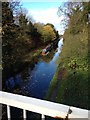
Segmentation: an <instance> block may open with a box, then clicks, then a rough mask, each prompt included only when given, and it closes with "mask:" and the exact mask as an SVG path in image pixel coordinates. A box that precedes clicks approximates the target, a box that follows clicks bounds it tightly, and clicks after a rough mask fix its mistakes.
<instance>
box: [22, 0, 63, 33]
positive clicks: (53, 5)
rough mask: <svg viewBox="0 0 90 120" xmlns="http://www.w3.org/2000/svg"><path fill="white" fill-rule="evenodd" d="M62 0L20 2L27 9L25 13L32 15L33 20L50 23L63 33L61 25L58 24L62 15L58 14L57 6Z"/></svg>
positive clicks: (61, 3)
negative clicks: (59, 0)
mask: <svg viewBox="0 0 90 120" xmlns="http://www.w3.org/2000/svg"><path fill="white" fill-rule="evenodd" d="M61 5H63V2H25V1H24V2H22V7H24V8H26V9H27V10H28V13H27V15H28V16H32V17H33V19H34V20H35V22H40V23H44V24H46V23H52V24H53V25H54V26H55V28H56V30H58V32H59V33H60V34H63V33H64V29H63V26H61V25H60V22H61V20H62V19H63V18H64V16H63V15H62V16H60V17H59V16H58V15H57V11H58V7H59V6H61Z"/></svg>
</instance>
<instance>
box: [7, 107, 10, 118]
mask: <svg viewBox="0 0 90 120" xmlns="http://www.w3.org/2000/svg"><path fill="white" fill-rule="evenodd" d="M7 118H8V119H10V118H11V117H10V106H9V105H7Z"/></svg>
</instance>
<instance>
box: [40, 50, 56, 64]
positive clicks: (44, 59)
mask: <svg viewBox="0 0 90 120" xmlns="http://www.w3.org/2000/svg"><path fill="white" fill-rule="evenodd" d="M54 54H55V50H52V52H50V53H49V54H48V55H46V56H42V60H43V61H45V62H47V63H49V62H50V61H51V60H52V58H53V55H54Z"/></svg>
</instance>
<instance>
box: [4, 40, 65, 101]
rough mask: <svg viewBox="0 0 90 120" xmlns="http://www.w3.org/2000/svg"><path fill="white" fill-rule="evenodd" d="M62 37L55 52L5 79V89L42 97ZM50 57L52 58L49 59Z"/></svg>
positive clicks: (54, 65)
mask: <svg viewBox="0 0 90 120" xmlns="http://www.w3.org/2000/svg"><path fill="white" fill-rule="evenodd" d="M62 45H63V39H61V40H60V41H59V42H58V48H57V50H56V52H55V51H54V52H53V53H52V51H51V53H49V54H48V56H43V57H40V58H39V60H38V62H37V63H36V64H35V65H34V68H33V69H32V70H31V68H30V67H28V68H26V69H25V70H24V71H21V72H20V73H18V74H17V75H15V76H14V77H11V78H9V79H8V80H6V91H9V92H14V93H19V94H23V95H25V96H30V97H35V98H40V99H43V98H44V97H45V95H46V93H47V90H48V87H49V85H50V82H51V80H52V78H53V76H54V74H55V72H56V69H57V66H58V64H56V60H57V58H58V56H59V54H60V52H61V48H62ZM51 58H52V59H51Z"/></svg>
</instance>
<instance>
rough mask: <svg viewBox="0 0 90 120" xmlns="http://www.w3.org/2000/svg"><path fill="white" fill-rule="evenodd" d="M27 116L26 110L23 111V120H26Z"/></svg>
mask: <svg viewBox="0 0 90 120" xmlns="http://www.w3.org/2000/svg"><path fill="white" fill-rule="evenodd" d="M26 117H27V115H26V110H24V109H23V118H24V120H25V119H26Z"/></svg>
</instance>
